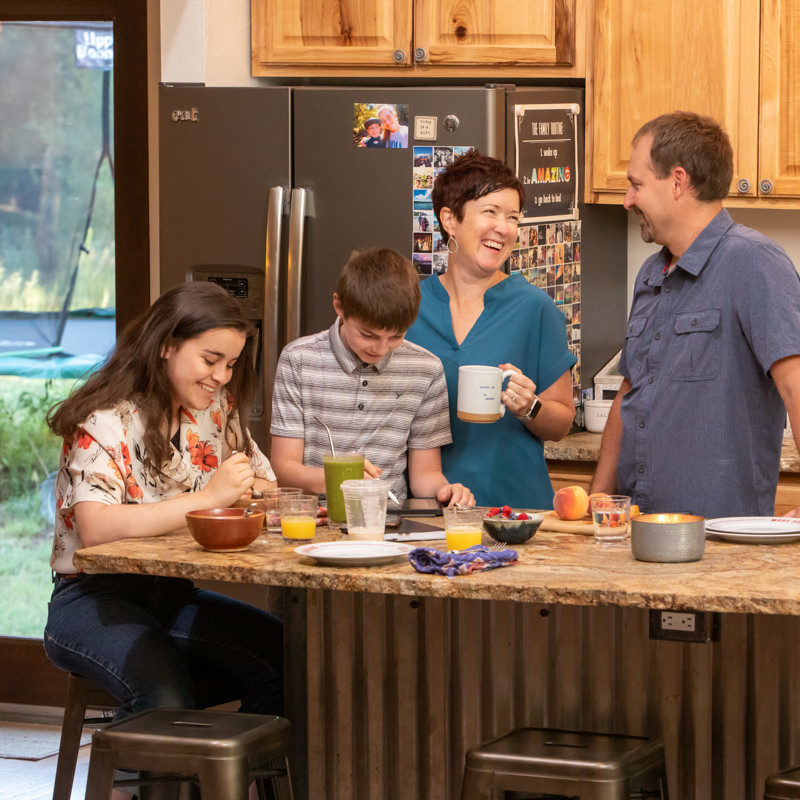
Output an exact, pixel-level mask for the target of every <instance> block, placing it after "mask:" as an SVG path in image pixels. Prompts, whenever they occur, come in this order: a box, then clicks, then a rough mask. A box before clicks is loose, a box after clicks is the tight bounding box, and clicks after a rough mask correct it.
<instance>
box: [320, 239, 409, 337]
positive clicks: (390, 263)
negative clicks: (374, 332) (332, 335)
mask: <svg viewBox="0 0 800 800" xmlns="http://www.w3.org/2000/svg"><path fill="white" fill-rule="evenodd" d="M336 294H337V296H338V298H339V302H340V303H341V306H342V313H343V314H344V316H345V318H351V317H352V318H353V319H357V320H358V321H359V322H363V323H364V324H365V325H369V326H370V327H373V328H379V329H380V330H386V331H402V332H403V333H405V331H406V330H407V329H408V328H409V327H411V323H412V322H413V321H414V320H415V319H416V318H417V311H419V298H420V291H419V275H418V274H417V271H416V269H414V265H413V264H412V263H411V262H410V261H409V260H408V259H407V258H405V257H404V256H401V255H400V253H398V252H396V251H395V250H390V249H388V248H379V249H373V250H361V251H359V250H354V251H353V252H352V253H351V254H350V258H348V259H347V263H346V264H345V265H344V267H343V268H342V273H341V275H340V276H339V283H338V284H337V286H336Z"/></svg>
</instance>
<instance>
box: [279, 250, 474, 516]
mask: <svg viewBox="0 0 800 800" xmlns="http://www.w3.org/2000/svg"><path fill="white" fill-rule="evenodd" d="M419 299H420V292H419V278H418V276H417V273H416V270H415V269H414V267H413V266H412V264H411V262H410V261H408V259H406V258H403V256H401V255H400V254H399V253H396V252H395V251H394V250H387V249H381V250H367V251H364V252H357V251H356V252H354V253H352V254H351V256H350V258H349V259H348V261H347V263H346V264H345V265H344V269H343V270H342V274H341V275H340V277H339V283H338V286H337V287H336V292H335V293H334V295H333V308H334V311H335V312H336V316H337V319H336V321H335V322H334V324H333V325H332V326H331V327H330V328H329V329H328V330H326V331H321V332H320V333H317V334H314V335H313V336H304V337H302V338H300V339H297V340H295V341H294V342H291V343H290V344H288V345H286V347H285V348H284V349H283V352H282V353H281V357H280V360H279V361H278V368H277V371H276V373H275V386H274V390H273V397H272V425H271V429H270V430H271V434H272V447H271V452H270V462H271V464H272V468H273V470H274V471H275V474H276V475H277V477H278V482H279V484H281V485H284V486H299V487H301V488H303V489H305V490H306V491H311V492H317V493H323V492H324V491H325V476H324V473H323V469H322V459H323V456H324V455H325V454H326V453H329V452H330V445H329V443H328V437H327V434H326V433H325V430H324V428H323V427H322V425H320V424H319V422H317V420H316V419H315V417H319V419H320V420H322V421H323V422H324V423H325V424H326V425H327V426H328V427H329V428H330V429H331V433H332V435H333V441H334V444H335V446H336V450H337V452H340V453H345V452H358V453H364V455H365V457H366V458H365V473H366V474H365V477H371V478H377V477H378V476H380V477H382V478H385V479H387V480H389V481H390V482H391V488H392V491H393V492H394V493H395V494H396V495H397V497H398V499H400V500H401V501H402V500H403V499H405V497H406V496H407V494H408V491H407V487H406V481H405V476H404V472H405V470H406V465H407V466H408V479H409V488H410V489H411V493H412V494H413V495H414V496H416V497H436V498H438V500H439V501H440V502H442V503H444V504H448V503H449V504H451V505H452V504H455V503H460V504H462V505H474V503H475V499H474V498H473V496H472V492H470V491H469V489H467V488H466V487H465V486H462V485H461V484H460V483H454V484H451V483H448V481H447V478H445V476H444V475H443V474H442V462H441V455H440V448H441V446H442V445H445V444H449V443H450V442H451V436H450V423H449V417H448V406H447V385H446V383H445V378H444V371H443V369H442V364H441V362H440V361H439V359H438V358H437V357H436V356H434V355H433V354H432V353H430V352H429V351H427V350H425V349H424V348H422V347H419V346H418V345H415V344H412V343H411V342H406V341H405V339H404V338H403V337H404V336H405V332H406V330H407V329H408V327H409V326H410V325H411V323H412V322H413V321H414V319H415V318H416V316H417V310H418V309H419Z"/></svg>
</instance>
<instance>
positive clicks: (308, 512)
mask: <svg viewBox="0 0 800 800" xmlns="http://www.w3.org/2000/svg"><path fill="white" fill-rule="evenodd" d="M278 507H279V509H280V514H281V533H282V534H283V538H284V539H285V540H286V541H290V542H296V541H306V542H308V541H311V539H313V538H314V535H315V534H316V532H317V509H318V508H319V497H317V495H315V494H284V495H281V496H280V497H279V498H278Z"/></svg>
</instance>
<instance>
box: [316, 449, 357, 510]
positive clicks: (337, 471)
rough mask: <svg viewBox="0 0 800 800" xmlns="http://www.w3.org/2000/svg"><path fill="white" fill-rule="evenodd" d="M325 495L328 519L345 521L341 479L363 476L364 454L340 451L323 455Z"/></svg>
mask: <svg viewBox="0 0 800 800" xmlns="http://www.w3.org/2000/svg"><path fill="white" fill-rule="evenodd" d="M323 464H324V467H325V495H326V497H327V503H328V519H329V520H330V521H331V522H346V521H347V516H346V514H345V511H344V497H342V490H341V488H340V486H341V484H342V481H346V480H350V479H351V478H352V479H356V480H358V479H361V478H363V477H364V454H363V453H342V454H341V455H337V456H325V457H324V458H323Z"/></svg>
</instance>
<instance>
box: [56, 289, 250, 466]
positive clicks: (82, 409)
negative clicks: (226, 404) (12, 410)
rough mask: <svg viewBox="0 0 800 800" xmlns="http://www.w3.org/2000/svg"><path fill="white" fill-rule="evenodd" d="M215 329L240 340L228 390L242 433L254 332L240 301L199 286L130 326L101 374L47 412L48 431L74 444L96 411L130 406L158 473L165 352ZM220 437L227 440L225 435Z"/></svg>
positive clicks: (164, 449)
mask: <svg viewBox="0 0 800 800" xmlns="http://www.w3.org/2000/svg"><path fill="white" fill-rule="evenodd" d="M215 328H233V329H235V330H237V331H241V332H242V333H244V334H245V336H246V339H245V344H244V347H243V348H242V352H241V354H240V356H239V358H238V359H237V361H236V363H235V365H234V367H233V374H232V375H231V380H230V382H229V383H228V385H227V390H228V392H230V394H231V395H232V396H233V398H234V400H235V401H236V406H237V409H238V412H239V415H240V421H241V426H242V429H243V430H244V429H245V428H246V426H247V419H248V417H249V414H250V409H251V407H252V403H253V395H254V392H255V387H256V374H255V348H256V342H255V333H256V331H255V328H254V326H253V325H252V323H251V322H250V321H249V320H248V319H247V317H246V316H245V314H244V312H243V310H242V305H241V303H240V302H239V301H238V300H236V299H235V298H234V297H231V295H230V294H228V292H227V291H225V289H223V288H222V287H220V286H217V285H216V284H214V283H209V282H201V281H198V282H189V283H183V284H181V285H180V286H176V287H175V288H174V289H170V290H169V291H168V292H165V293H164V294H162V295H161V297H159V298H158V299H157V300H156V301H155V302H154V303H153V305H152V306H150V308H149V309H148V310H147V311H146V312H145V313H144V314H142V315H141V316H139V317H138V318H137V319H135V320H134V321H133V322H131V323H130V324H129V325H128V326H127V327H126V328H125V330H124V331H123V332H122V333H121V334H120V336H119V338H118V340H117V344H116V346H115V347H114V350H113V351H112V352H111V354H110V355H109V356H108V358H107V359H106V361H105V363H104V364H103V365H102V366H101V367H100V369H99V370H98V371H97V372H95V373H94V374H93V375H91V377H90V378H89V379H88V380H87V381H86V383H85V384H84V385H83V386H81V387H80V388H78V389H77V390H76V391H74V392H73V393H72V394H71V395H70V396H69V397H68V398H67V399H66V400H64V401H62V402H61V403H59V404H58V405H56V406H54V407H53V408H52V409H50V412H49V413H48V415H47V423H48V425H49V426H50V429H51V430H52V431H53V433H55V434H56V435H58V436H62V437H69V436H72V435H73V434H74V433H75V431H76V430H77V428H78V427H79V426H80V425H81V423H83V422H84V421H85V420H86V419H87V418H88V417H89V415H90V414H92V413H93V412H94V411H98V410H100V409H107V408H113V407H114V406H116V405H117V404H118V403H120V402H122V401H123V400H133V401H134V402H135V403H136V404H137V406H138V409H139V413H140V414H142V419H143V421H144V426H145V434H144V444H145V451H146V452H145V456H146V460H147V462H148V463H149V464H150V465H151V466H152V467H153V468H155V469H159V468H160V467H161V465H162V464H163V463H164V461H165V460H166V459H167V458H168V455H169V446H168V443H169V429H168V424H169V420H170V418H171V415H172V394H171V389H172V386H171V384H170V381H169V377H168V375H167V368H166V361H165V359H164V351H165V350H166V348H168V347H169V346H170V345H181V344H183V343H184V342H186V341H188V340H189V339H194V338H195V337H197V336H200V335H201V334H203V333H205V332H206V331H209V330H213V329H215ZM226 433H228V434H229V435H232V434H231V432H230V431H227V432H226ZM232 446H233V447H235V448H236V449H239V450H242V451H244V452H246V453H247V454H248V455H249V454H250V451H251V450H252V447H251V445H250V441H249V439H248V440H246V441H244V442H242V441H239V442H235V443H232Z"/></svg>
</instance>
